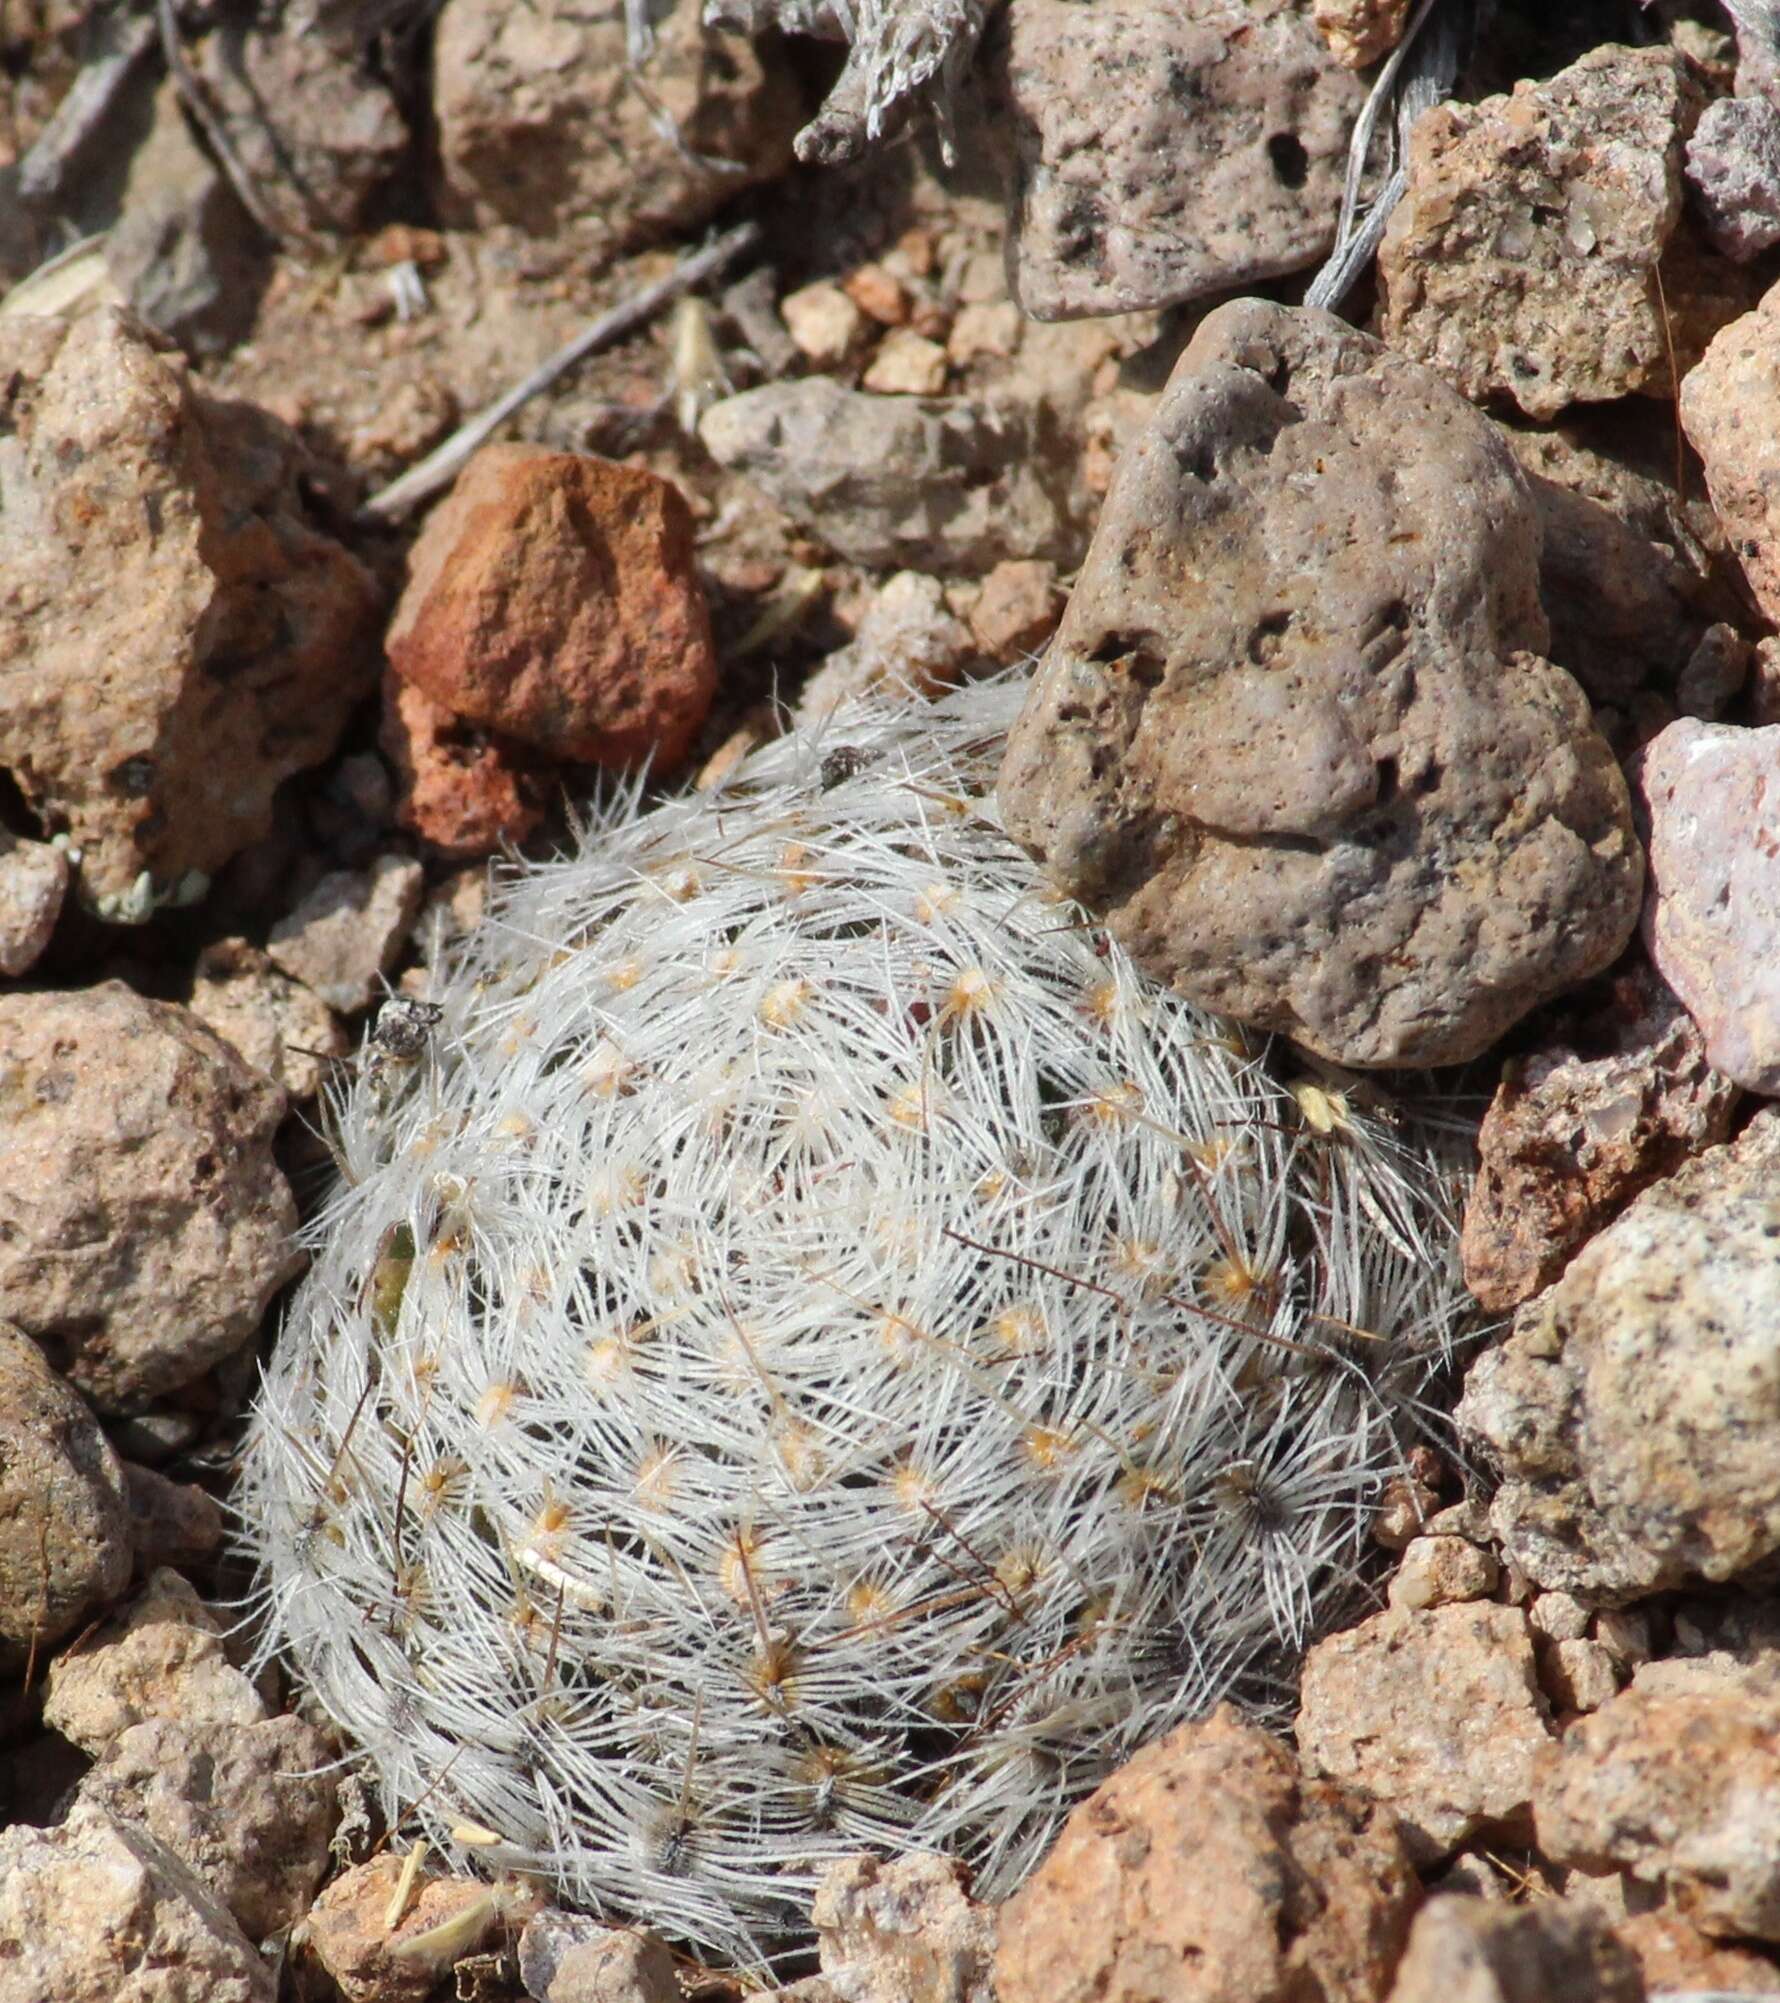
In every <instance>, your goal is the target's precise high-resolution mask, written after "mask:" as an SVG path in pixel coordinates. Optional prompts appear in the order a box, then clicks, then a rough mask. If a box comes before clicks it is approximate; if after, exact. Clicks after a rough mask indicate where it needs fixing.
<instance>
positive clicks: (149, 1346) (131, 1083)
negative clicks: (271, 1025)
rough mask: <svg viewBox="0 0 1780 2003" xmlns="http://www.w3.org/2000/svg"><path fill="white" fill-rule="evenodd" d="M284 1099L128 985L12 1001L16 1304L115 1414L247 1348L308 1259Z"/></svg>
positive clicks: (8, 1022) (3, 1241)
mask: <svg viewBox="0 0 1780 2003" xmlns="http://www.w3.org/2000/svg"><path fill="white" fill-rule="evenodd" d="M284 1110H285V1100H284V1094H283V1092H282V1091H280V1090H279V1088H278V1087H277V1086H276V1085H274V1084H272V1083H271V1081H270V1080H269V1079H266V1078H265V1077H263V1076H262V1075H261V1074H260V1073H259V1072H257V1071H255V1070H253V1069H252V1068H251V1067H250V1066H248V1065H247V1064H246V1063H244V1062H243V1061H242V1059H241V1058H240V1057H239V1056H237V1055H236V1053H235V1052H234V1050H232V1049H231V1048H230V1047H229V1045H228V1044H226V1043H225V1042H224V1041H223V1040H222V1038H221V1037H219V1036H218V1035H216V1033H215V1032H214V1031H213V1030H211V1029H208V1028H206V1026H205V1025H204V1024H203V1023H201V1022H199V1021H198V1019H197V1018H196V1016H194V1015H192V1014H191V1013H190V1012H189V1011H188V1010H185V1009H181V1008H175V1007H174V1006H173V1005H172V1004H170V1003H167V1002H151V1001H144V1000H143V999H142V998H141V997H140V996H138V995H136V994H133V993H132V992H131V991H130V990H129V989H128V988H126V987H125V986H124V985H123V984H122V983H121V982H119V981H107V982H105V983H103V984H102V985H100V986H98V987H94V988H87V989H84V990H82V991H81V992H79V993H74V994H31V995H5V996H0V1216H4V1217H5V1218H6V1219H7V1221H8V1224H9V1226H10V1229H9V1230H8V1232H6V1233H5V1234H4V1235H3V1236H0V1298H3V1299H4V1300H5V1301H6V1303H7V1309H8V1312H9V1313H10V1314H11V1315H12V1317H13V1319H14V1320H15V1321H16V1322H17V1323H18V1324H19V1326H20V1327H21V1328H22V1329H23V1330H24V1331H25V1333H26V1334H28V1335H30V1336H32V1337H33V1338H34V1339H35V1340H36V1341H38V1342H39V1343H41V1344H42V1345H43V1346H44V1348H45V1349H46V1351H47V1352H48V1353H49V1354H50V1356H51V1357H52V1359H53V1360H55V1361H56V1362H57V1363H58V1364H59V1366H60V1368H61V1369H62V1371H63V1373H64V1374H65V1375H66V1376H67V1378H68V1380H69V1381H70V1383H72V1384H73V1385H75V1386H76V1388H77V1389H79V1390H81V1391H83V1392H84V1393H85V1394H86V1395H87V1397H88V1398H90V1399H91V1400H92V1401H93V1403H94V1404H95V1405H97V1406H98V1408H99V1409H100V1410H101V1411H102V1412H108V1413H117V1412H128V1411H132V1410H139V1409H141V1407H143V1406H144V1405H147V1404H150V1403H152V1402H153V1400H154V1399H156V1398H158V1397H160V1396H161V1395H163V1394H164V1393H166V1392H168V1391H171V1390H174V1389H176V1388H177V1387H179V1386H181V1385H185V1384H189V1383H191V1382H192V1381H193V1379H194V1378H197V1377H201V1376H202V1375H203V1374H204V1372H205V1371H207V1370H209V1369H210V1368H211V1367H212V1366H213V1365H214V1364H216V1363H218V1362H220V1361H221V1360H222V1358H223V1357H225V1356H227V1355H229V1354H230V1353H231V1352H232V1351H234V1350H236V1349H239V1348H240V1346H241V1345H242V1343H244V1342H245V1341H246V1340H247V1339H248V1337H249V1336H251V1335H252V1334H253V1332H254V1330H255V1329H256V1328H257V1327H258V1325H259V1320H260V1317H261V1315H262V1314H263V1313H264V1312H265V1309H266V1304H267V1302H268V1301H269V1300H270V1299H271V1297H272V1295H273V1294H274V1293H275V1292H276V1291H277V1290H278V1288H279V1287H280V1286H282V1285H283V1283H284V1282H285V1281H286V1280H287V1279H289V1278H290V1276H291V1275H292V1273H293V1272H295V1271H296V1270H297V1269H298V1267H299V1266H300V1265H301V1264H302V1259H301V1255H300V1254H299V1253H298V1251H297V1249H296V1247H295V1244H294V1241H293V1236H292V1234H293V1232H294V1230H295V1227H296V1207H295V1205H294V1203H293V1202H292V1200H291V1195H290V1191H289V1189H288V1188H287V1186H286V1184H285V1181H284V1178H283V1176H282V1175H281V1174H280V1173H279V1171H278V1169H277V1168H276V1167H275V1166H274V1164H273V1160H272V1137H273V1135H274V1133H275V1132H276V1130H277V1127H278V1124H279V1122H280V1120H281V1119H282V1118H283V1116H284Z"/></svg>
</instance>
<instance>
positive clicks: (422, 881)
mask: <svg viewBox="0 0 1780 2003" xmlns="http://www.w3.org/2000/svg"><path fill="white" fill-rule="evenodd" d="M425 893H426V872H425V871H424V870H423V869H422V868H421V866H420V864H419V863H417V862H416V861H414V859H413V858H412V857H411V856H404V855H380V856H378V857H377V859H376V860H375V861H374V862H373V863H372V864H371V867H370V868H369V869H368V870H359V869H337V870H332V871H330V872H329V873H328V874H327V875H326V876H324V877H323V878H322V879H321V881H320V882H319V883H318V884H316V886H315V888H314V889H313V890H311V891H310V893H309V895H308V896H307V897H305V898H304V899H303V901H302V903H301V904H299V905H298V906H297V908H296V909H295V910H294V911H293V912H291V913H290V914H289V915H288V916H287V917H284V918H281V919H279V921H278V923H277V924H276V925H274V926H273V927H272V931H271V934H270V936H269V937H268V939H267V942H266V953H267V957H268V958H269V959H270V960H271V961H272V962H273V964H274V965H275V966H277V967H279V968H280V969H282V971H283V972H285V973H286V974H288V975H289V976H290V977H291V979H292V980H293V981H300V982H301V983H302V985H303V986H304V987H306V988H308V989H309V990H310V992H311V993H313V994H315V995H317V996H319V997H320V999H321V1000H322V1001H324V1002H325V1003H326V1004H327V1006H328V1007H329V1008H331V1009H336V1010H338V1011H339V1013H340V1014H341V1015H355V1014H356V1013H357V1012H358V1011H359V1010H360V1009H362V1008H369V1007H370V1005H371V1003H372V1002H373V1001H374V1000H375V999H376V997H377V996H378V995H379V994H381V993H382V992H383V984H384V981H385V979H386V978H387V976H388V975H390V974H391V973H393V972H394V971H395V964H396V961H397V960H398V959H400V957H401V953H402V948H403V946H405V945H406V944H407V941H408V934H409V933H410V932H411V931H412V930H413V929H414V921H415V919H416V918H417V917H418V916H419V915H420V901H421V898H422V897H423V896H424V895H425Z"/></svg>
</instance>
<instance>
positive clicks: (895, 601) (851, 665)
mask: <svg viewBox="0 0 1780 2003" xmlns="http://www.w3.org/2000/svg"><path fill="white" fill-rule="evenodd" d="M974 653H975V648H974V646H973V645H972V642H971V637H970V634H969V632H968V631H967V630H966V628H965V627H964V625H963V623H962V622H961V621H960V620H958V619H956V618H954V617H953V615H952V613H951V612H950V611H949V610H948V609H947V606H946V596H945V591H944V588H943V587H942V586H941V584H940V582H939V580H938V579H937V578H934V577H927V576H924V575H923V574H922V573H921V572H920V571H918V570H902V571H898V572H897V574H896V575H895V576H894V577H892V578H891V579H890V581H889V582H888V583H887V584H886V585H885V586H884V587H883V589H882V590H880V591H879V593H878V595H877V596H876V598H874V599H873V600H872V602H871V604H870V605H869V606H868V607H867V609H866V613H865V616H864V618H863V619H861V620H860V622H859V630H858V632H856V633H855V634H854V636H853V638H852V639H851V640H849V641H848V642H847V644H846V645H845V646H844V647H841V648H838V649H837V650H836V651H835V652H834V653H832V654H830V655H829V656H828V658H827V660H825V661H824V662H823V663H822V665H821V666H820V667H819V668H818V669H817V670H816V671H815V673H814V674H813V675H811V676H810V678H809V680H808V681H807V682H806V683H805V684H804V688H803V693H802V695H801V696H800V697H799V699H798V707H797V715H798V720H799V721H800V722H802V723H814V722H816V721H818V720H819V719H820V718H822V717H824V716H827V715H828V714H829V713H830V712H831V711H833V710H834V709H836V708H838V707H839V706H840V705H841V704H842V703H844V702H846V701H848V700H849V699H851V698H852V697H854V696H857V695H863V694H864V693H865V692H866V691H867V690H870V689H882V688H887V687H888V688H897V689H901V690H904V691H906V692H907V693H908V694H910V695H916V696H931V695H937V694H938V693H939V692H940V691H941V690H942V689H946V688H950V687H951V686H952V684H953V683H954V682H956V681H957V680H958V679H959V677H960V676H961V675H962V674H963V673H964V671H965V668H966V667H967V666H968V664H969V662H970V660H971V658H972V656H973V655H974Z"/></svg>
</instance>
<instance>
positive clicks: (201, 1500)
mask: <svg viewBox="0 0 1780 2003" xmlns="http://www.w3.org/2000/svg"><path fill="white" fill-rule="evenodd" d="M123 1468H124V1492H125V1495H126V1497H127V1499H128V1501H129V1505H130V1542H131V1544H132V1545H133V1546H134V1547H135V1554H136V1569H137V1571H139V1572H147V1571H152V1570H153V1569H154V1568H155V1567H157V1566H161V1565H201V1564H203V1563H205V1562H206V1560H208V1559H211V1558H214V1557H215V1556H216V1554H217V1552H219V1551H220V1550H221V1549H222V1541H223V1513H222V1510H221V1508H220V1507H219V1506H218V1504H217V1503H216V1501H215V1499H214V1498H213V1497H212V1496H210V1495H207V1494H206V1493H205V1492H204V1490H203V1489H201V1488H200V1487H199V1486H198V1484H197V1483H196V1482H195V1481H169V1480H168V1479H167V1477H166V1476H165V1475H164V1474H157V1473H156V1472H155V1470H154V1469H153V1468H149V1467H139V1466H138V1465H137V1464H136V1462H134V1461H125V1462H124V1464H123Z"/></svg>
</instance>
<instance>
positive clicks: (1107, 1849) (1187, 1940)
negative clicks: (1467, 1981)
mask: <svg viewBox="0 0 1780 2003" xmlns="http://www.w3.org/2000/svg"><path fill="white" fill-rule="evenodd" d="M1419 1898H1420V1887H1419V1885H1418V1884H1417V1883H1416V1879H1415V1874H1414V1872H1413V1871H1412V1870H1411V1869H1410V1865H1409V1858H1408V1856H1407V1854H1406V1852H1405V1850H1404V1847H1403V1842H1402V1839H1401V1837H1400V1836H1399V1834H1398V1831H1397V1827H1396V1824H1395V1822H1394V1820H1393V1818H1392V1816H1391V1815H1390V1813H1389V1812H1388V1811H1387V1810H1385V1809H1381V1808H1379V1807H1378V1806H1376V1805H1375V1804H1374V1803H1372V1802H1370V1801H1368V1800H1367V1799H1366V1798H1365V1797H1364V1796H1363V1795H1361V1794H1359V1793H1356V1792H1355V1791H1354V1790H1352V1789H1349V1788H1346V1787H1339V1786H1332V1785H1330V1784H1329V1783H1328V1782H1326V1781H1313V1780H1306V1779H1305V1778H1304V1777H1303V1776H1302V1775H1301V1774H1300V1773H1299V1771H1298V1767H1297V1763H1296V1761H1294V1760H1293V1758H1292V1756H1291V1753H1290V1752H1289V1751H1288V1750H1287V1748H1286V1747H1285V1746H1283V1745H1282V1744H1281V1743H1280V1742H1279V1741H1278V1740H1277V1739H1275V1738H1273V1737H1271V1736H1270V1735H1269V1734H1268V1733H1265V1732H1262V1731H1259V1730H1257V1729H1256V1728H1255V1727H1254V1726H1252V1725H1248V1724H1245V1723H1243V1722H1242V1721H1241V1720H1240V1719H1239V1718H1238V1717H1237V1715H1236V1713H1235V1712H1234V1711H1233V1710H1231V1709H1230V1708H1229V1707H1228V1706H1224V1707H1221V1708H1220V1709H1219V1710H1217V1711H1215V1712H1214V1713H1213V1714H1212V1715H1211V1717H1209V1718H1207V1719H1205V1720H1204V1721H1203V1722H1202V1723H1199V1724H1195V1725H1185V1726H1182V1727H1181V1728H1180V1729H1179V1730H1178V1731H1175V1732H1172V1733H1170V1734H1169V1735H1168V1737H1167V1738H1165V1739H1161V1740H1158V1741H1157V1742H1156V1743H1155V1744H1153V1745H1150V1746H1146V1747H1145V1748H1144V1749H1143V1751H1142V1752H1140V1753H1139V1754H1138V1755H1137V1756H1136V1758H1135V1759H1132V1760H1130V1761H1129V1762H1127V1764H1126V1765H1125V1766H1123V1767H1121V1768H1120V1769H1119V1771H1118V1772H1117V1773H1115V1774H1114V1775H1113V1776H1112V1778H1111V1779H1110V1780H1108V1781H1106V1782H1105V1783H1104V1784H1103V1785H1102V1786H1100V1787H1099V1788H1097V1789H1096V1790H1095V1792H1094V1793H1093V1794H1092V1795H1090V1796H1089V1797H1088V1799H1087V1800H1086V1801H1085V1802H1083V1803H1082V1804H1081V1806H1080V1807H1079V1808H1077V1809H1076V1810H1075V1812H1074V1813H1073V1814H1072V1815H1071V1816H1070V1818H1069V1820H1068V1822H1067V1823H1066V1824H1065V1825H1064V1828H1063V1833H1062V1835H1061V1836H1059V1837H1058V1839H1057V1841H1056V1843H1055V1844H1054V1845H1053V1846H1052V1849H1051V1852H1050V1855H1049V1856H1048V1857H1047V1858H1046V1859H1045V1861H1044V1862H1043V1863H1042V1864H1041V1865H1040V1866H1039V1868H1038V1870H1037V1872H1036V1873H1035V1874H1034V1875H1033V1877H1032V1878H1030V1879H1029V1880H1028V1881H1027V1883H1026V1885H1025V1887H1024V1889H1023V1890H1021V1891H1019V1892H1017V1893H1016V1894H1015V1895H1014V1897H1013V1898H1012V1899H1010V1900H1009V1901H1008V1903H1007V1904H1006V1905H1004V1906H1003V1907H1002V1909H1001V1945H1000V1950H999V1952H998V1954H997V1956H996V1962H995V1988H996V1994H997V1996H998V1997H999V1998H1000V2003H1090V1999H1091V2003H1233V1999H1237V1998H1240V1999H1242V2003H1300V1999H1315V2003H1376V1999H1377V1998H1378V1997H1380V1996H1382V1995H1383V1994H1384V1992H1385V1989H1386V1987H1387V1986H1388V1984H1389V1981H1390V1973H1391V1970H1392V1969H1393V1968H1394V1967H1395V1965H1396V1962H1397V1958H1398V1956H1399V1954H1400V1953H1401V1951H1402V1946H1403V1942H1404V1938H1405V1936H1406V1935H1407V1933H1408V1929H1409V1920H1410V1915H1411V1914H1412V1913H1413V1911H1414V1909H1415V1906H1416V1903H1417V1901H1418V1900H1419Z"/></svg>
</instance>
